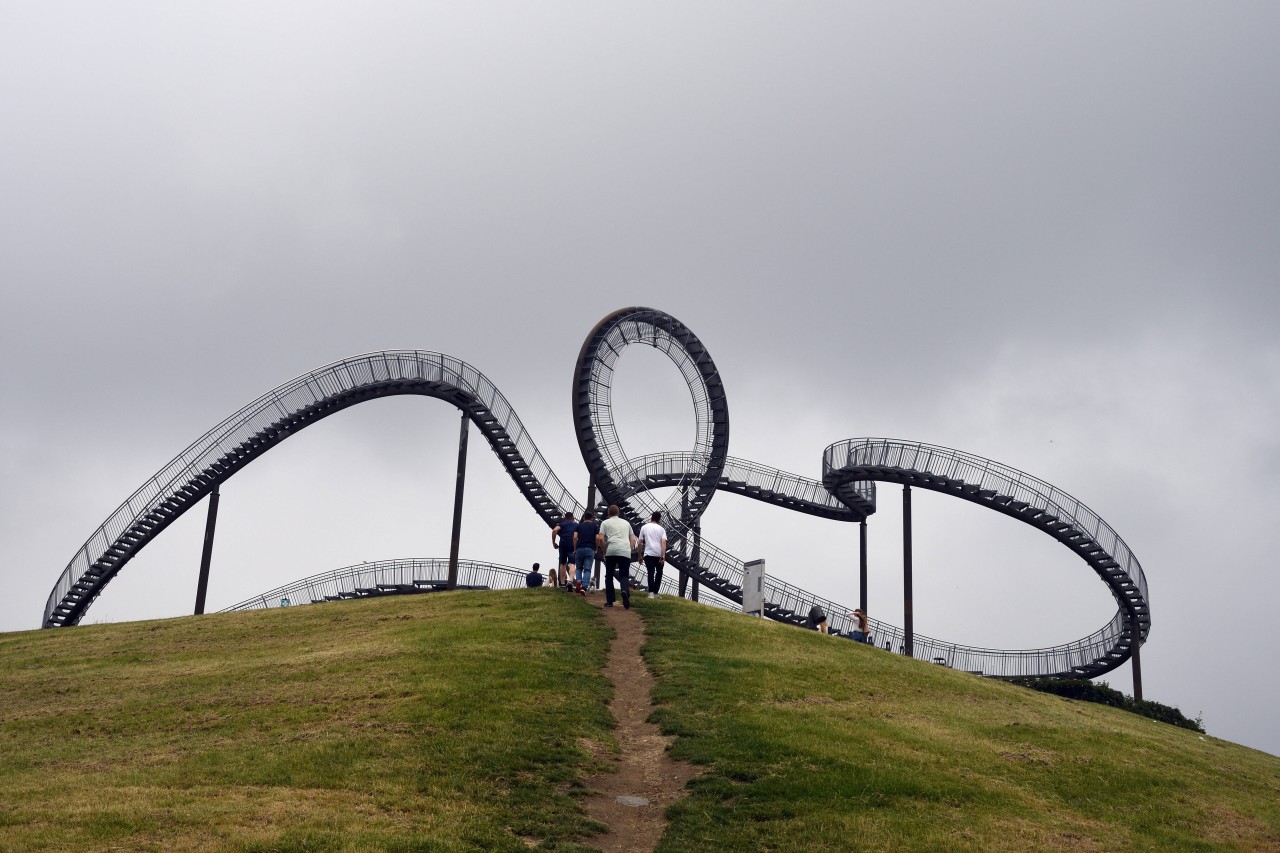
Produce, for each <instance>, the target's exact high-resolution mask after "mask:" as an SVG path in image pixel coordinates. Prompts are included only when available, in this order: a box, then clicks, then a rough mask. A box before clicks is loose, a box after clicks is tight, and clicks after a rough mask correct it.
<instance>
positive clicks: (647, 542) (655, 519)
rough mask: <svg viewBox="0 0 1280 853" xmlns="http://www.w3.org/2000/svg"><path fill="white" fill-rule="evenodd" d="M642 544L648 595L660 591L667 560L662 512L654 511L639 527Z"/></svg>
mask: <svg viewBox="0 0 1280 853" xmlns="http://www.w3.org/2000/svg"><path fill="white" fill-rule="evenodd" d="M640 542H641V543H643V545H644V567H645V571H646V573H647V574H648V576H649V597H650V598H657V597H658V593H659V592H661V591H662V567H663V566H664V565H665V564H666V562H667V529H666V528H665V527H663V526H662V513H660V512H655V513H654V514H653V515H651V516H649V520H648V521H647V522H645V524H644V525H643V526H642V527H641V528H640Z"/></svg>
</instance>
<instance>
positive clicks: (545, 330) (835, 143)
mask: <svg viewBox="0 0 1280 853" xmlns="http://www.w3.org/2000/svg"><path fill="white" fill-rule="evenodd" d="M1278 34H1280V6H1277V5H1276V4H1274V3H1256V4H1253V3H1232V2H1228V3H1215V4H1206V3H1174V2H1166V3H1159V4H1155V3H1105V4H1104V3H1092V4H1081V3H1077V4H1030V3H996V2H984V3H971V4H921V3H899V2H894V3H878V4H857V5H855V4H847V3H797V2H792V3H785V4H783V3H772V4H758V3H747V2H740V0H734V2H724V3H709V2H708V3H695V4H689V3H654V2H646V3H636V4H621V3H615V4H601V3H590V2H582V3H572V2H557V3H539V4H527V3H407V2H406V3H391V2H382V3H378V2H374V3H360V4H355V3H336V4H335V3H320V2H307V3H260V2H253V3H218V4H208V3H127V2H120V3H111V4H100V3H80V4H76V3H59V2H52V3H51V2H34V0H33V2H6V3H3V4H0V121H3V128H4V132H3V133H2V134H0V324H2V326H0V354H2V355H3V359H2V361H0V363H2V364H3V367H2V368H0V536H2V538H3V541H4V542H5V543H6V549H5V552H4V557H3V559H2V560H0V580H2V582H3V588H4V594H3V596H0V630H4V631H17V630H28V629H33V628H36V627H37V626H38V625H39V624H40V619H41V614H42V610H43V607H44V603H45V599H46V597H47V596H48V593H49V590H50V588H51V586H52V585H53V582H54V581H55V579H56V578H57V576H58V574H59V573H60V572H61V571H62V569H63V567H64V566H65V565H66V563H67V561H68V560H69V559H70V558H71V556H72V555H73V554H74V553H75V551H76V550H77V549H78V548H79V547H80V545H81V543H82V542H83V541H84V540H85V538H86V537H87V536H88V535H89V534H90V533H91V532H92V531H93V530H94V529H95V528H96V527H97V526H98V525H99V524H100V523H101V522H102V521H103V519H105V518H106V516H107V515H108V514H109V513H110V512H111V511H112V510H113V509H115V507H116V506H117V505H118V504H119V503H120V502H121V501H122V500H124V498H126V497H127V496H128V495H129V494H130V493H131V492H132V491H133V489H134V488H136V487H137V486H138V485H139V484H140V483H142V481H144V480H145V479H147V478H148V477H149V476H150V475H151V474H153V473H154V472H155V471H156V470H158V469H159V468H160V467H161V466H162V465H163V464H164V463H165V462H167V461H168V460H169V459H170V458H172V457H173V456H174V455H176V454H177V453H178V452H179V451H180V450H182V449H183V448H184V447H185V446H186V445H187V444H189V443H190V442H191V441H193V440H194V439H195V438H197V437H198V436H199V435H201V434H202V433H203V432H204V431H205V430H206V429H208V428H209V427H210V426H212V425H213V424H214V423H216V422H217V421H218V420H220V419H221V418H223V417H224V416H226V415H228V414H230V413H231V412H233V411H234V410H236V409H237V408H238V407H240V406H241V405H243V404H244V403H246V402H248V401H249V400H251V399H253V398H254V397H256V396H258V395H259V394H261V393H262V392H264V391H267V390H269V389H271V388H273V387H275V386H277V385H280V384H282V383H284V382H285V381H287V380H288V379H290V378H292V377H294V376H297V375H299V374H301V373H305V372H307V371H309V370H311V369H313V368H315V367H318V366H320V365H322V364H326V363H328V362H331V361H334V360H336V359H339V358H342V357H344V356H348V355H353V354H356V353H361V352H369V351H376V350H383V349H392V348H416V349H424V350H434V351H439V352H445V353H449V354H451V355H455V356H457V357H460V358H462V359H464V360H466V361H468V362H470V363H472V364H473V365H475V366H476V367H478V368H479V369H480V370H481V371H483V372H484V373H485V374H486V375H487V376H488V377H489V378H490V379H492V380H493V381H494V382H495V383H496V384H497V385H498V387H499V388H500V389H502V391H503V392H504V393H505V394H506V395H507V397H508V398H509V399H510V400H511V402H512V403H513V404H514V406H515V408H516V409H517V411H518V412H519V413H520V415H521V417H522V418H523V419H524V421H525V423H526V424H527V425H528V427H529V429H530V430H531V432H532V433H533V435H534V437H535V440H536V441H537V442H538V444H539V446H540V447H541V448H542V450H543V452H544V454H545V455H546V456H547V457H548V459H549V460H550V461H551V463H552V465H553V466H554V467H555V468H556V470H557V472H558V473H559V475H560V476H561V478H562V479H564V480H565V481H566V482H567V483H569V484H570V485H571V486H574V487H575V488H578V487H579V485H580V487H581V491H583V492H585V486H586V479H587V475H586V471H585V468H584V466H583V463H582V461H581V459H580V457H579V456H578V453H577V446H576V442H575V440H574V438H573V433H572V429H571V419H570V410H569V389H570V377H571V372H572V369H573V363H574V359H575V357H576V355H577V352H578V349H579V347H580V346H581V343H582V340H583V338H584V337H585V335H586V334H587V332H588V331H589V330H590V328H591V327H592V326H593V325H594V324H595V323H596V322H597V321H598V320H599V319H600V318H601V317H602V316H604V315H605V314H606V313H608V312H609V311H612V310H614V309H616V308H619V307H622V306H626V305H649V306H653V307H657V308H661V309H663V310H666V311H668V312H670V313H672V314H674V315H675V316H677V317H679V318H680V319H681V320H683V321H684V322H685V323H687V324H688V325H689V326H690V327H691V328H693V329H694V330H695V331H696V332H697V333H698V335H699V336H700V337H701V338H702V340H703V341H704V343H705V344H706V345H707V347H708V348H709V349H710V351H711V353H712V355H713V356H714V358H715V359H716V362H717V364H718V365H719V367H720V371H721V374H722V376H723V378H724V381H725V385H726V388H727V390H728V393H729V406H730V411H731V418H732V429H731V435H732V441H731V447H730V450H731V453H733V454H734V455H736V456H742V457H746V458H748V459H752V460H755V461H757V462H760V463H762V464H766V465H772V466H777V467H780V468H783V469H786V470H790V471H794V472H797V473H802V474H807V475H810V476H815V477H817V476H820V474H821V454H822V450H823V448H825V447H826V446H827V445H828V444H830V443H832V442H835V441H839V440H841V439H845V438H850V437H854V436H889V437H895V438H904V439H914V440H921V441H926V442H930V443H934V444H941V445H946V446H950V447H956V448H960V449H963V450H967V451H969V452H972V453H976V454H979V455H982V456H987V457H990V458H993V459H996V460H999V461H1001V462H1004V463H1006V464H1009V465H1012V466H1014V467H1017V468H1020V469H1022V470H1024V471H1027V472H1030V473H1031V474H1034V475H1036V476H1038V477H1041V478H1043V479H1046V480H1048V481H1050V482H1052V483H1054V484H1056V485H1058V486H1059V487H1061V488H1063V489H1065V490H1066V491H1068V492H1070V493H1071V494H1072V495H1074V496H1076V497H1078V498H1080V499H1081V500H1082V501H1084V502H1085V503H1087V504H1088V505H1089V506H1091V507H1092V508H1094V509H1095V510H1097V511H1098V512H1099V513H1100V514H1101V515H1102V516H1103V517H1104V518H1105V519H1107V520H1108V521H1109V522H1110V523H1111V524H1112V526H1114V527H1115V528H1116V530H1117V531H1119V533H1120V535H1121V536H1122V537H1124V539H1125V540H1126V541H1127V542H1128V544H1129V545H1130V546H1131V548H1132V549H1133V551H1134V552H1135V554H1136V555H1137V556H1138V558H1139V559H1140V560H1141V562H1142V564H1143V566H1144V568H1145V571H1146V574H1147V578H1148V581H1149V584H1150V592H1151V603H1152V618H1153V630H1152V634H1151V637H1150V640H1149V642H1148V644H1147V646H1146V647H1145V649H1144V653H1143V663H1144V667H1143V669H1144V676H1145V679H1144V687H1145V693H1146V695H1147V697H1148V698H1153V699H1157V700H1159V701H1163V702H1166V703H1169V704H1173V705H1177V706H1178V707H1180V708H1181V709H1182V710H1183V711H1184V712H1186V713H1187V714H1188V715H1189V716H1193V717H1194V716H1196V715H1197V714H1203V717H1204V721H1205V724H1206V725H1207V726H1208V728H1209V731H1210V732H1211V733H1213V734H1216V735H1219V736H1222V737H1225V738H1229V739H1231V740H1236V741H1239V742H1242V743H1245V744H1247V745H1250V746H1254V747H1257V748H1260V749H1264V750H1267V751H1269V752H1272V753H1280V727H1277V726H1276V725H1275V708H1276V707H1277V705H1280V685H1278V684H1277V682H1276V679H1275V678H1274V672H1275V668H1276V657H1277V655H1280V627H1278V626H1280V620H1278V619H1276V618H1275V613H1274V610H1275V604H1274V602H1275V601H1276V598H1277V595H1278V594H1280V580H1278V579H1277V576H1276V571H1275V566H1276V560H1275V557H1274V554H1275V552H1276V542H1275V535H1274V531H1275V520H1274V516H1275V513H1276V510H1277V509H1278V508H1280V440H1278V439H1277V426H1278V425H1280V337H1278V335H1277V327H1278V322H1280V281H1278V280H1277V279H1278V270H1280V239H1277V235H1280V160H1278V159H1277V157H1276V152H1277V151H1280V101H1278V100H1277V98H1276V94H1275V81H1276V80H1277V79H1280V52H1277V51H1276V50H1275V42H1276V37H1277V35H1278ZM615 396H616V405H617V409H618V412H619V417H620V426H619V431H620V434H621V436H622V438H623V440H624V442H625V444H626V448H627V450H628V452H630V453H636V454H638V453H642V452H647V451H654V450H677V449H685V448H688V447H689V446H690V445H691V444H692V434H693V417H692V407H691V405H690V402H689V396H688V392H687V391H686V390H685V389H684V387H683V385H682V384H681V382H680V380H679V376H678V374H677V373H676V371H675V369H674V367H672V366H671V365H670V363H669V362H667V361H665V360H664V357H662V356H660V355H658V354H657V353H655V352H653V351H649V350H643V349H642V348H636V347H633V348H632V349H630V350H628V351H627V354H626V355H625V357H624V358H623V360H622V362H621V363H620V366H619V375H618V385H617V387H616V389H615ZM457 430H458V416H457V413H456V411H455V410H453V409H452V408H450V407H449V406H447V405H446V404H444V403H441V402H439V401H436V400H430V399H425V398H397V399H391V400H380V401H375V402H372V403H369V404H366V405H362V406H359V407H357V408H355V409H351V410H348V411H346V412H343V413H341V414H339V415H336V416H334V417H332V418H330V419H328V420H326V421H324V422H323V423H321V424H319V425H317V426H315V427H314V428H312V429H309V430H307V431H306V432H304V433H302V434H300V435H297V436H296V437H294V438H291V439H290V440H289V441H287V442H286V443H284V444H283V445H281V446H279V447H278V448H276V449H275V450H273V451H272V452H271V453H269V454H268V455H267V456H264V457H262V458H261V459H259V460H258V461H257V462H256V463H255V464H254V465H252V466H251V467H250V468H248V469H246V470H245V471H243V472H241V473H240V474H239V475H237V476H236V477H235V478H234V479H232V480H231V481H229V482H228V483H226V484H224V486H223V489H222V510H221V515H220V517H219V522H218V540H217V545H216V549H215V554H214V571H213V577H212V579H211V582H210V590H209V607H210V609H217V608H220V607H224V606H227V605H230V604H233V603H235V602H237V601H240V600H242V599H245V598H248V597H250V596H252V595H253V594H254V593H256V592H260V591H263V590H265V589H267V588H270V587H272V586H275V585H278V584H281V583H284V582H287V581H289V580H293V579H295V578H298V577H302V576H304V575H307V574H312V573H314V572H318V571H322V570H325V569H330V568H336V567H339V566H344V565H349V564H351V563H356V562H359V561H361V560H374V559H381V558H388V557H401V556H440V555H445V554H447V552H448V545H449V527H450V512H451V509H450V508H451V501H452V493H453V481H454V472H453V466H454V463H455V459H456V441H457ZM467 486H468V492H467V497H466V507H467V516H466V521H465V523H464V528H463V544H462V551H463V554H464V555H465V556H468V557H471V558H474V559H481V560H491V561H495V562H500V563H505V564H509V565H524V564H526V563H528V562H531V561H533V560H543V561H544V562H545V561H548V560H550V559H551V555H552V552H551V550H550V546H549V541H548V537H547V533H546V530H545V528H544V527H542V526H541V524H540V522H538V520H537V519H536V518H535V517H534V515H533V513H532V512H531V511H530V510H529V508H528V506H527V504H525V502H524V501H523V499H522V498H521V497H520V496H519V494H518V493H517V492H516V490H515V488H514V486H512V485H511V483H510V482H509V481H507V480H506V478H505V475H504V474H503V472H502V470H501V468H500V466H499V465H498V463H497V461H496V460H495V459H494V458H493V456H492V455H491V454H490V453H489V452H488V450H487V448H486V447H485V446H484V444H483V442H478V441H473V442H472V445H471V456H470V468H469V470H468V480H467ZM880 503H881V510H880V512H879V513H877V515H876V516H875V517H873V519H872V522H871V524H870V538H871V556H872V570H871V596H870V609H871V611H872V614H873V615H875V616H878V617H880V618H882V619H885V620H888V621H891V622H895V623H897V624H900V620H901V612H902V603H901V592H902V581H901V564H902V554H901V525H900V518H901V497H900V490H899V489H898V488H896V487H892V486H887V485H886V486H882V487H881V489H880ZM203 516H204V512H203V505H201V506H200V507H198V508H197V510H196V511H194V512H191V513H189V514H188V515H187V516H184V517H183V518H182V519H181V520H180V521H179V522H177V523H176V524H175V525H174V526H172V527H171V528H170V529H169V530H168V531H166V533H165V534H164V535H162V536H161V537H160V538H159V539H157V540H156V541H155V542H154V543H152V545H150V546H149V547H148V548H147V549H146V550H145V551H144V552H143V553H142V554H141V555H140V556H139V557H138V558H137V559H135V560H134V561H133V562H132V563H130V564H129V565H128V566H127V567H126V569H125V570H124V571H123V572H122V574H121V575H120V577H119V578H118V579H117V580H116V581H115V582H114V583H113V584H112V585H111V586H110V587H108V589H107V591H106V592H105V593H104V594H103V596H102V597H101V599H99V601H98V602H97V603H96V604H95V606H94V607H93V608H92V609H91V610H90V611H89V614H88V616H87V618H86V622H99V621H117V620H129V619H141V618H156V617H168V616H177V615H182V614H184V613H190V612H191V609H192V606H193V601H194V596H195V584H196V575H197V569H198V564H199V557H200V539H201V537H202V533H203V523H204V517H203ZM987 516H992V517H987ZM914 526H915V530H916V540H915V560H914V562H915V589H916V594H915V608H916V629H917V630H918V631H920V632H922V633H925V634H929V635H932V636H936V637H941V638H944V639H949V640H954V641H957V642H961V643H969V644H977V645H991V646H996V647H1004V648H1024V647H1029V646H1036V645H1044V644H1053V643H1059V642H1064V641H1069V640H1073V639H1076V638H1078V637H1081V636H1083V635H1085V634H1087V633H1090V632H1092V631H1093V630H1095V629H1096V628H1098V627H1099V626H1101V625H1102V624H1103V623H1104V622H1106V621H1107V619H1109V618H1110V616H1111V614H1112V612H1114V604H1112V602H1111V599H1110V596H1109V594H1108V593H1107V592H1106V589H1105V587H1103V585H1102V584H1101V583H1100V582H1099V581H1098V580H1097V578H1096V577H1094V576H1093V574H1092V573H1091V572H1090V571H1089V570H1088V568H1087V567H1086V566H1085V565H1084V564H1083V563H1081V562H1080V561H1078V560H1076V559H1074V558H1073V557H1072V556H1071V554H1070V553H1069V552H1068V551H1067V550H1066V549H1064V548H1063V547H1062V546H1061V545H1058V544H1056V543H1054V542H1052V541H1051V540H1049V539H1048V538H1047V537H1044V536H1042V535H1039V534H1037V533H1036V532H1035V531H1033V530H1032V529H1031V528H1029V527H1026V526H1025V525H1020V524H1018V523H1017V522H1015V521H1013V520H1011V519H1008V518H1005V517H1002V516H997V515H994V514H992V513H987V512H984V511H982V510H981V509H979V508H977V507H974V506H972V505H969V504H965V503H963V502H959V501H955V500H951V499H948V498H945V497H943V496H938V495H933V494H930V493H927V492H922V491H920V490H916V491H915V503H914ZM704 531H705V534H706V536H707V538H708V539H711V540H713V541H715V542H716V543H717V544H718V545H720V546H721V547H723V548H725V549H727V550H729V551H730V552H732V553H735V554H738V555H740V556H742V557H744V558H755V557H763V558H765V559H766V560H767V565H768V570H769V571H770V573H771V574H775V575H778V576H780V577H783V578H785V579H787V580H789V581H791V582H793V583H796V584H799V585H800V586H803V587H805V588H807V589H811V590H813V591H815V592H818V593H820V594H823V595H826V596H830V597H832V598H834V599H836V600H837V601H848V602H849V603H850V604H851V605H852V604H854V603H856V597H857V569H856V566H857V562H856V561H857V536H856V530H855V529H853V528H852V527H851V526H849V525H841V524H838V523H834V522H825V521H820V520H815V519H810V518H805V517H802V516H797V515H794V514H791V513H787V512H785V511H783V510H779V509H775V508H770V507H764V506H759V505H754V504H751V503H750V502H748V501H745V500H743V499H740V498H735V497H733V496H728V495H726V496H721V497H719V498H717V499H716V501H715V502H713V504H712V506H711V509H710V510H709V512H708V514H707V516H706V520H705V523H704ZM1267 673H1272V675H1268V674H1267ZM1108 680H1109V681H1110V682H1111V683H1112V685H1113V686H1116V687H1119V688H1121V689H1124V690H1125V691H1126V692H1128V691H1130V690H1131V689H1132V684H1131V681H1130V674H1129V672H1128V668H1127V667H1125V668H1123V669H1121V670H1119V671H1117V672H1115V673H1112V674H1111V675H1110V676H1109V677H1108Z"/></svg>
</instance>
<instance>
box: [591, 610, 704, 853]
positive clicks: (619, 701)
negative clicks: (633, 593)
mask: <svg viewBox="0 0 1280 853" xmlns="http://www.w3.org/2000/svg"><path fill="white" fill-rule="evenodd" d="M599 598H600V597H599V596H597V597H596V600H594V601H592V603H593V604H594V605H595V606H597V607H601V608H602V609H603V610H604V614H605V621H606V622H607V623H608V624H609V625H610V627H612V628H613V630H614V632H615V636H614V640H613V645H612V646H611V647H610V649H609V658H608V663H606V665H605V669H604V673H605V675H606V676H607V677H608V678H609V680H610V681H612V682H613V700H612V701H611V702H610V703H609V711H610V712H611V713H612V714H613V717H614V719H615V720H617V721H618V729H617V737H618V745H619V747H620V753H619V755H618V756H617V758H616V761H617V768H616V770H615V771H614V772H612V773H604V774H601V775H598V776H593V777H591V778H590V779H588V780H587V782H586V784H587V788H588V789H589V790H590V791H591V796H590V797H588V799H587V803H586V805H587V813H588V814H589V815H590V816H591V817H592V818H594V819H595V820H598V821H600V822H601V823H603V824H605V825H607V826H608V827H609V831H608V832H607V833H605V834H603V835H598V836H596V837H594V838H587V839H584V841H585V842H586V843H587V844H591V845H594V846H596V847H599V848H600V849H601V850H603V851H605V853H638V851H644V853H648V851H651V850H653V849H654V847H655V846H657V843H658V840H659V839H660V838H661V837H662V833H663V832H664V831H666V828H667V820H666V817H665V814H664V813H665V811H666V808H667V806H669V805H671V804H672V803H674V802H675V801H676V800H678V799H680V798H681V797H683V796H684V793H685V791H684V787H685V783H686V782H688V781H689V780H690V779H691V778H693V777H694V776H696V775H697V773H698V770H697V768H695V767H694V766H693V765H691V764H686V763H684V762H680V761H674V760H672V759H671V757H670V756H669V755H668V754H667V746H668V745H669V744H670V743H671V741H672V740H674V738H672V737H664V736H663V735H662V734H661V733H660V732H659V731H658V727H657V726H655V725H653V724H652V723H650V722H648V718H649V715H650V713H652V711H653V704H652V701H651V700H650V696H649V693H650V690H652V688H653V675H652V673H650V672H649V669H648V667H647V666H646V665H645V662H644V659H643V658H642V657H641V656H640V647H641V646H642V645H644V639H645V637H644V623H643V621H641V619H640V616H639V614H637V613H636V612H635V610H624V609H623V607H622V603H621V602H619V603H618V604H617V606H615V607H604V606H603V601H601V600H599Z"/></svg>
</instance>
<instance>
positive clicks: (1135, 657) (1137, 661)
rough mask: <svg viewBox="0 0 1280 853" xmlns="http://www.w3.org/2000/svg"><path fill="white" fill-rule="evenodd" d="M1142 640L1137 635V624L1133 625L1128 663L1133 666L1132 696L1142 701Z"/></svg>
mask: <svg viewBox="0 0 1280 853" xmlns="http://www.w3.org/2000/svg"><path fill="white" fill-rule="evenodd" d="M1141 647H1142V641H1141V639H1140V637H1139V633H1138V626H1137V625H1136V624H1135V625H1134V626H1133V639H1132V640H1130V641H1129V648H1130V649H1132V650H1133V654H1132V656H1131V657H1130V658H1129V663H1130V664H1131V665H1132V666H1133V698H1134V699H1136V700H1137V701H1139V702H1141V701H1142V654H1141V652H1140V649H1141Z"/></svg>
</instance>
